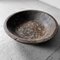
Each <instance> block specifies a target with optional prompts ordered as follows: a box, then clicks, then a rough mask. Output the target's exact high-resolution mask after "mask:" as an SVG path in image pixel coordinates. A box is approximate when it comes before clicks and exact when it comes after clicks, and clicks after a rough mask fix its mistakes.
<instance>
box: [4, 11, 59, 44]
mask: <svg viewBox="0 0 60 60" xmlns="http://www.w3.org/2000/svg"><path fill="white" fill-rule="evenodd" d="M4 27H5V31H6V32H7V34H8V35H9V36H10V37H12V38H13V39H15V40H16V41H19V42H22V43H34V44H37V43H41V42H45V41H48V40H50V39H51V38H52V37H54V35H55V34H56V32H57V30H58V24H57V22H56V20H55V19H54V18H53V17H52V16H51V15H49V14H48V13H45V12H43V11H38V10H25V11H21V12H18V13H15V14H13V15H12V16H10V17H9V18H8V19H7V20H6V21H5V24H4Z"/></svg>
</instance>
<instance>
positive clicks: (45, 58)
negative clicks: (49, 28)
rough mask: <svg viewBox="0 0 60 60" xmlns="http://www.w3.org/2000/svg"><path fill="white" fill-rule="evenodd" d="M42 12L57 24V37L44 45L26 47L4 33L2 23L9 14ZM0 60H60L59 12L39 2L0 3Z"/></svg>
mask: <svg viewBox="0 0 60 60" xmlns="http://www.w3.org/2000/svg"><path fill="white" fill-rule="evenodd" d="M27 9H36V10H42V11H45V12H47V13H49V14H51V15H52V16H53V17H54V18H55V19H56V20H57V22H58V24H59V30H58V33H57V35H56V36H55V37H54V38H53V39H51V40H50V41H48V42H46V43H44V44H38V45H27V44H22V43H19V42H16V41H15V40H13V39H12V38H10V37H9V36H8V35H7V34H6V33H5V31H4V27H3V25H4V21H5V20H6V19H7V17H8V16H10V15H11V14H13V13H15V12H18V11H22V10H27ZM0 60H60V10H59V9H57V8H54V7H52V6H49V5H47V4H45V3H42V2H40V1H21V2H20V1H18V2H11V1H10V2H8V1H6V2H3V1H1V2H0Z"/></svg>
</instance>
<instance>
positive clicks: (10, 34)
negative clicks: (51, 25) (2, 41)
mask: <svg viewBox="0 0 60 60" xmlns="http://www.w3.org/2000/svg"><path fill="white" fill-rule="evenodd" d="M26 11H37V12H43V13H45V14H47V15H49V16H50V17H51V18H52V19H53V20H54V21H55V24H56V28H55V30H54V32H53V34H52V35H51V36H49V37H47V38H45V39H41V40H38V41H36V40H34V41H30V40H28V39H24V38H20V37H18V36H16V35H15V34H13V33H11V32H10V31H9V29H8V27H7V21H8V20H9V18H11V17H12V16H13V15H15V14H18V13H21V12H26ZM4 30H5V32H6V33H7V34H8V35H9V36H10V37H11V38H13V39H14V40H16V41H18V42H22V43H34V44H36V43H41V42H45V41H48V40H50V39H51V38H53V37H54V36H55V35H56V33H57V31H58V23H57V21H56V19H55V18H54V17H53V16H52V15H50V14H49V13H47V12H44V11H40V10H30V9H29V10H22V11H19V12H16V13H14V14H12V15H10V16H8V18H7V19H6V20H5V22H4Z"/></svg>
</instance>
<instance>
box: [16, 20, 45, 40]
mask: <svg viewBox="0 0 60 60" xmlns="http://www.w3.org/2000/svg"><path fill="white" fill-rule="evenodd" d="M16 33H17V34H18V35H19V37H21V38H24V39H36V40H37V39H40V38H41V37H43V36H44V35H45V33H46V29H45V27H44V26H43V25H42V24H39V23H38V22H36V21H33V20H30V21H27V22H25V23H23V24H22V25H19V26H18V27H17V28H16Z"/></svg>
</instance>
